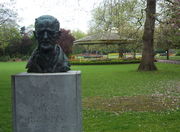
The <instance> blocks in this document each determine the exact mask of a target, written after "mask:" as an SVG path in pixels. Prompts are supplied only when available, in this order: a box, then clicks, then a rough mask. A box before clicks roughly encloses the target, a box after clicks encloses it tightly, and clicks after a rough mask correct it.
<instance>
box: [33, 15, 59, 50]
mask: <svg viewBox="0 0 180 132" xmlns="http://www.w3.org/2000/svg"><path fill="white" fill-rule="evenodd" d="M59 29H60V23H59V21H58V20H57V19H56V18H55V17H53V16H49V15H43V16H40V17H38V18H37V19H36V20H35V31H34V36H35V38H36V39H37V41H38V48H39V49H40V50H42V51H51V50H54V48H55V45H56V41H57V39H58V37H59V35H60V31H59Z"/></svg>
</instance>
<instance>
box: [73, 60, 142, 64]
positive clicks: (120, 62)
mask: <svg viewBox="0 0 180 132" xmlns="http://www.w3.org/2000/svg"><path fill="white" fill-rule="evenodd" d="M70 63H71V64H72V65H109V64H132V63H140V60H89V61H70Z"/></svg>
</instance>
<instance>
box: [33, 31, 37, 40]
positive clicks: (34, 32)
mask: <svg viewBox="0 0 180 132" xmlns="http://www.w3.org/2000/svg"><path fill="white" fill-rule="evenodd" d="M33 34H34V37H35V39H37V35H36V31H33Z"/></svg>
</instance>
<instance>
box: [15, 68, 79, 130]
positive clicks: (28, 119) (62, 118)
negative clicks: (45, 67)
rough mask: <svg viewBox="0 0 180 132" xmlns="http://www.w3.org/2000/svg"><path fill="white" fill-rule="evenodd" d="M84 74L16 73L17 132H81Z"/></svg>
mask: <svg viewBox="0 0 180 132" xmlns="http://www.w3.org/2000/svg"><path fill="white" fill-rule="evenodd" d="M80 81H81V73H80V72H79V71H69V72H65V73H44V74H43V73H42V74H41V73H40V74H39V73H21V74H17V75H13V76H12V87H13V125H14V126H13V128H14V132H81V131H82V130H81V129H82V124H81V120H82V118H81V95H80V91H81V90H80Z"/></svg>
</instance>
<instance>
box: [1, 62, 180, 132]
mask: <svg viewBox="0 0 180 132" xmlns="http://www.w3.org/2000/svg"><path fill="white" fill-rule="evenodd" d="M25 65H26V62H7V63H0V132H12V125H11V124H12V116H11V113H12V110H11V78H10V76H11V75H12V74H16V73H19V72H24V71H25V68H24V67H25ZM137 67H138V64H128V65H101V66H98V65H96V66H72V69H73V70H81V71H82V100H83V129H84V132H120V131H121V132H150V131H152V132H178V130H180V127H179V125H178V124H179V123H180V111H179V95H180V66H179V65H175V64H161V63H157V67H158V69H159V70H158V71H155V72H137V71H136V69H137ZM153 102H154V103H153Z"/></svg>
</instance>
